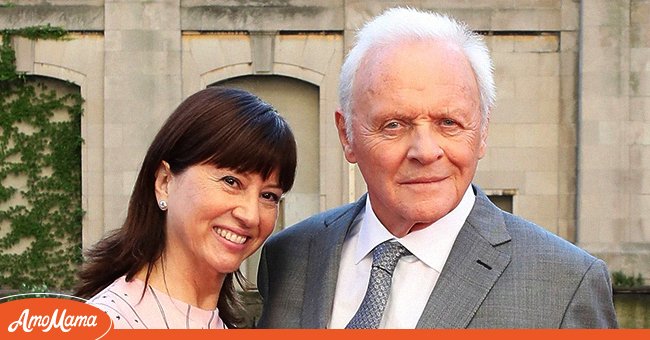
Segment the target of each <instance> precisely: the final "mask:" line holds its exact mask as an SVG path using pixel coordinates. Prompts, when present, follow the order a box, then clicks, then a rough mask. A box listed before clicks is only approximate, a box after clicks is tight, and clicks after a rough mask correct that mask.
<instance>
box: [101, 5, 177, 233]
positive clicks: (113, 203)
mask: <svg viewBox="0 0 650 340" xmlns="http://www.w3.org/2000/svg"><path fill="white" fill-rule="evenodd" d="M104 34H105V36H104V39H105V40H104V49H105V54H104V60H105V62H104V68H105V70H104V74H105V76H104V88H105V96H104V146H105V162H104V173H105V181H104V193H105V196H104V197H105V201H104V216H105V217H104V218H105V220H104V228H105V229H106V230H109V229H114V228H116V227H119V226H120V225H121V224H122V222H123V221H124V218H125V216H126V210H127V205H128V200H129V197H130V195H131V191H132V188H133V183H134V182H135V179H136V177H137V174H138V171H139V168H140V164H141V162H142V159H143V158H144V154H145V152H146V150H147V148H148V146H149V144H150V143H151V140H152V139H153V137H154V135H155V133H156V132H157V130H158V128H159V127H160V126H161V125H162V122H163V121H164V119H165V118H166V117H167V116H169V114H170V113H171V111H172V110H173V109H174V108H175V107H176V106H177V105H178V104H179V103H180V101H181V30H180V0H155V1H144V0H141V1H140V0H138V1H136V0H106V1H105V31H104Z"/></svg>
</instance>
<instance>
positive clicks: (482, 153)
mask: <svg viewBox="0 0 650 340" xmlns="http://www.w3.org/2000/svg"><path fill="white" fill-rule="evenodd" d="M489 125H490V112H488V113H487V117H485V121H484V122H483V124H482V126H481V145H480V146H479V150H478V158H479V159H481V158H483V156H485V153H486V152H487V138H488V126H489Z"/></svg>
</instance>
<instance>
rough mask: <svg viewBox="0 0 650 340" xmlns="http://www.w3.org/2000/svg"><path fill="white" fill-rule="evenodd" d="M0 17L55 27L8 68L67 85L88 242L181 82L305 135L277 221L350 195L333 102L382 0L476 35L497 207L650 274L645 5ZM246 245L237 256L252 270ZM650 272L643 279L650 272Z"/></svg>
mask: <svg viewBox="0 0 650 340" xmlns="http://www.w3.org/2000/svg"><path fill="white" fill-rule="evenodd" d="M11 3H12V4H11V5H8V6H1V7H0V29H4V28H18V27H26V26H32V25H44V24H50V25H53V26H60V27H63V28H65V29H67V30H68V31H70V32H71V36H70V39H68V40H63V41H49V40H43V41H40V40H39V41H31V40H27V39H24V38H16V39H15V40H14V46H15V48H16V50H17V62H16V63H17V67H18V68H19V70H21V71H24V72H26V73H27V74H30V75H36V76H44V77H49V78H53V79H58V80H62V81H70V82H72V83H74V84H76V85H77V86H78V89H79V91H80V93H81V95H82V96H83V98H84V99H85V104H84V116H83V117H82V131H81V134H82V137H83V139H84V141H85V142H84V145H83V148H82V181H83V182H82V183H83V189H82V191H83V192H82V194H83V203H82V204H83V209H84V210H85V211H86V217H85V220H84V224H83V245H84V247H88V246H90V245H91V244H93V243H94V242H96V241H97V240H99V238H101V237H102V235H104V233H105V232H107V231H108V230H111V229H114V228H116V227H119V226H120V224H121V222H122V221H123V219H124V216H125V213H126V207H127V203H128V199H129V195H130V193H131V189H132V185H133V182H134V181H135V177H136V175H137V172H138V168H139V166H140V162H141V159H142V157H143V156H144V153H145V151H146V148H147V147H148V145H149V143H150V142H151V139H152V138H153V135H154V133H155V132H156V131H157V129H158V127H159V126H160V125H161V124H162V122H163V121H164V119H165V118H166V117H167V116H168V115H169V114H170V113H171V111H172V110H173V109H174V108H175V107H176V105H178V103H179V102H180V101H181V100H182V99H183V98H186V97H187V96H189V95H190V94H192V93H194V92H196V91H198V90H200V89H202V88H205V87H207V86H212V85H230V86H238V87H243V88H246V89H249V90H251V91H253V92H255V93H257V94H258V95H260V96H261V97H262V98H264V99H266V100H267V101H269V102H271V103H272V104H274V105H275V106H276V107H277V108H278V110H279V111H280V113H281V114H282V115H283V116H285V117H286V118H287V119H288V120H289V123H290V124H291V125H292V127H293V129H294V131H295V134H296V136H297V139H298V144H299V169H298V177H297V181H296V185H295V187H294V189H293V190H292V192H291V193H290V194H289V195H287V197H286V199H285V200H284V201H283V202H282V207H281V208H282V212H281V216H280V220H279V223H278V229H281V228H285V227H288V226H289V225H291V224H292V223H294V222H296V221H298V220H300V219H302V218H304V217H306V216H309V215H311V214H313V213H316V212H319V211H323V210H325V209H328V208H332V207H335V206H338V205H340V204H342V203H346V202H349V201H353V200H355V199H356V198H358V197H359V196H360V195H361V194H363V193H364V192H365V187H364V183H363V179H362V177H361V176H360V174H359V172H358V171H357V170H356V169H355V167H354V166H353V165H349V164H348V163H347V162H346V161H345V159H344V158H343V155H342V152H341V147H340V145H339V141H338V137H337V133H336V129H335V125H334V118H333V117H334V115H333V112H334V110H335V109H336V108H337V105H338V102H337V95H336V93H337V85H338V83H337V82H338V71H339V69H340V67H341V64H342V61H343V58H344V56H345V52H346V51H347V49H348V48H349V47H350V46H351V44H352V43H353V41H354V31H355V29H356V28H358V27H360V26H361V25H362V24H363V22H364V21H365V20H367V19H368V18H370V17H372V16H374V15H376V14H378V13H380V12H381V11H382V10H383V9H385V8H388V7H391V6H395V5H402V6H411V7H417V8H423V9H430V10H435V11H440V12H445V13H449V14H451V15H453V16H455V17H457V18H458V19H460V20H462V21H465V22H466V23H467V24H468V25H469V26H470V27H472V28H474V29H476V30H477V31H479V32H480V33H481V34H484V36H485V38H486V41H487V43H488V46H489V48H490V49H491V51H492V53H493V57H494V61H495V67H496V83H497V89H498V92H497V93H498V96H497V108H496V110H495V111H494V112H493V114H492V116H491V121H490V129H489V130H490V131H489V133H490V135H489V138H488V153H487V155H486V157H485V158H484V159H483V160H481V162H480V163H479V169H478V172H477V177H476V183H477V184H479V185H480V186H481V187H482V188H483V189H484V190H485V191H486V192H487V193H488V194H490V195H491V196H492V198H493V199H494V200H495V202H498V203H499V204H500V205H502V206H503V207H504V208H506V209H508V210H511V211H513V212H514V213H515V214H517V215H521V216H523V217H525V218H527V219H530V220H532V221H534V222H536V223H538V224H540V225H542V226H544V227H545V228H547V229H549V230H550V231H552V232H554V233H556V234H558V235H560V236H561V237H563V238H566V239H568V240H570V241H571V242H574V243H576V244H578V245H579V246H581V247H583V248H585V249H586V250H588V251H589V252H591V253H593V254H595V255H597V256H599V257H601V258H603V259H605V260H606V261H607V263H608V265H609V267H610V270H612V271H614V270H621V271H623V272H625V273H627V274H632V275H636V274H638V273H641V274H642V275H643V276H644V277H646V278H648V277H650V22H649V21H648V20H647V18H648V17H650V1H649V0H615V1H610V0H582V1H579V0H516V1H512V0H484V1H456V0H420V1H360V0H358V1H357V0H347V1H345V0H320V1H313V0H283V1H280V0H270V1H253V0H239V1H208V0H148V1H145V0H18V1H16V0H14V1H11ZM255 267H256V261H255V258H253V259H251V260H249V263H248V264H247V265H245V266H244V268H243V269H244V271H245V272H247V274H248V276H249V278H251V279H253V280H254V277H255ZM646 283H647V280H646Z"/></svg>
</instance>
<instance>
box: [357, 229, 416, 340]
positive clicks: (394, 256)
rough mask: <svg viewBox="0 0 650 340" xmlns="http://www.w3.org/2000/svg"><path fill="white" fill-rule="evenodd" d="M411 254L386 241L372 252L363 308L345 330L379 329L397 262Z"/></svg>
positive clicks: (394, 243) (395, 243)
mask: <svg viewBox="0 0 650 340" xmlns="http://www.w3.org/2000/svg"><path fill="white" fill-rule="evenodd" d="M410 254H411V253H410V252H409V251H408V250H407V249H406V248H404V246H402V245H401V244H399V243H397V242H390V241H386V242H384V243H382V244H380V245H378V246H377V247H375V250H374V251H373V252H372V269H371V270H370V280H369V281H368V289H367V290H366V295H365V296H364V297H363V301H362V302H361V306H359V309H358V310H357V313H356V314H354V316H353V317H352V320H350V322H349V323H348V325H347V326H346V327H345V328H364V329H371V328H378V327H379V322H380V321H381V317H382V315H383V313H384V309H385V308H386V302H388V296H389V295H390V284H391V281H392V278H393V271H394V270H395V266H397V261H399V259H400V258H401V257H402V256H404V255H410Z"/></svg>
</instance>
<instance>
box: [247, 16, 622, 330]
mask: <svg viewBox="0 0 650 340" xmlns="http://www.w3.org/2000/svg"><path fill="white" fill-rule="evenodd" d="M494 100H495V89H494V80H493V74H492V61H491V59H490V55H489V52H488V50H487V48H486V46H485V43H484V42H483V40H482V39H481V37H480V36H478V35H476V34H475V33H473V32H472V31H471V30H469V29H468V28H466V27H465V26H464V25H463V24H461V23H459V22H457V21H456V20H454V19H452V18H450V17H448V16H444V15H439V14H435V13H430V12H423V11H418V10H415V9H403V8H396V9H391V10H388V11H386V12H384V13H383V14H382V15H380V16H378V17H377V18H375V19H373V20H372V21H371V22H369V23H368V24H366V25H365V26H364V27H363V29H362V30H361V31H360V33H359V35H358V39H357V42H356V45H355V46H354V47H353V48H352V50H351V51H350V53H349V54H348V56H347V58H346V61H345V63H344V65H343V69H342V73H341V84H340V103H341V109H340V110H339V111H337V112H336V113H335V119H336V126H337V128H338V132H339V137H340V141H341V144H342V147H343V151H344V154H345V158H346V159H347V160H348V161H349V162H351V163H356V164H357V165H358V166H359V169H360V171H361V174H362V175H363V178H364V179H365V181H366V184H367V187H368V193H367V195H364V196H363V197H362V198H361V199H360V200H359V201H358V202H356V203H353V204H350V205H346V206H343V207H339V208H336V209H333V210H331V211H327V212H324V213H321V214H319V215H316V216H313V217H311V218H309V219H307V220H305V221H302V222H300V223H298V224H296V225H295V226H292V227H290V228H288V229H287V230H284V231H283V232H281V233H278V234H277V235H275V236H273V237H272V238H270V239H269V240H268V242H267V243H266V245H265V246H264V248H263V252H262V258H261V262H260V268H259V274H258V286H259V290H260V294H261V295H262V297H263V299H264V308H263V313H262V316H261V318H260V320H259V323H258V326H259V327H263V328H610V327H616V326H617V322H616V316H615V312H614V307H613V303H612V291H611V283H610V281H609V274H608V272H607V268H606V266H605V263H604V262H603V261H601V260H599V259H597V258H595V257H593V256H591V255H589V254H588V253H586V252H585V251H583V250H581V249H579V248H578V247H576V246H574V245H572V244H571V243H569V242H567V241H565V240H563V239H561V238H559V237H557V236H555V235H553V234H551V233H549V232H547V231H545V230H544V229H543V228H541V227H539V226H537V225H534V224H533V223H531V222H528V221H526V220H524V219H522V218H519V217H516V216H513V215H510V214H508V213H506V212H503V211H501V210H500V209H499V208H497V207H496V206H494V205H493V204H492V203H491V202H490V201H489V200H488V198H487V197H486V196H485V194H483V193H482V192H481V190H480V189H479V188H478V187H477V186H476V185H472V179H473V177H474V174H475V172H476V167H477V164H478V161H479V159H481V158H482V157H483V155H484V154H485V150H486V139H487V131H488V129H487V128H488V121H489V115H490V110H491V109H492V107H493V106H494Z"/></svg>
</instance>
